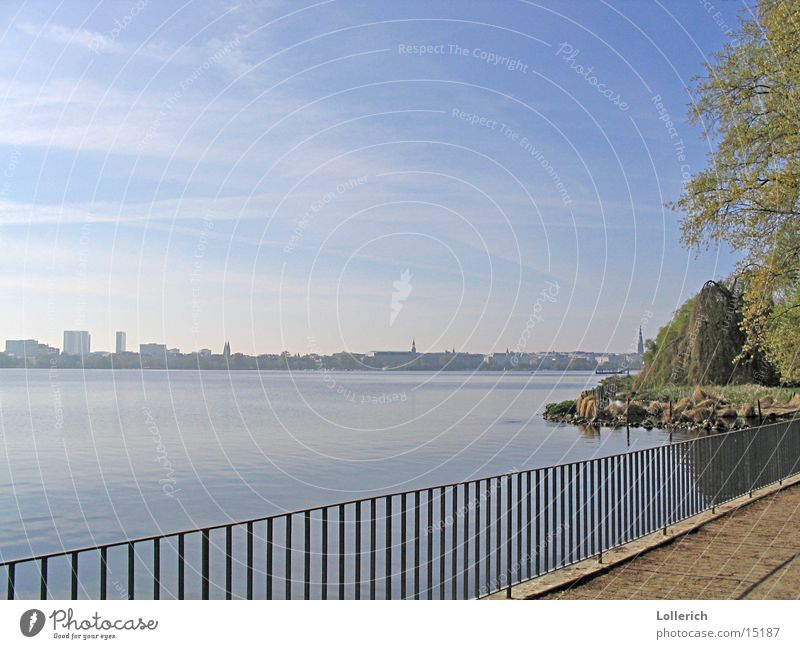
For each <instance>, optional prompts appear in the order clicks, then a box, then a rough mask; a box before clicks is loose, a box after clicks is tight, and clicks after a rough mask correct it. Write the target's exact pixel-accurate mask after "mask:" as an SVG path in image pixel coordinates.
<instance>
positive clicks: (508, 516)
mask: <svg viewBox="0 0 800 649" xmlns="http://www.w3.org/2000/svg"><path fill="white" fill-rule="evenodd" d="M506 494H507V495H506V573H507V574H506V598H507V599H511V572H512V565H511V564H512V561H511V560H512V556H511V547H512V539H511V535H512V531H511V528H512V526H511V507H512V505H511V503H512V498H511V474H510V473H509V474H508V475H507V476H506Z"/></svg>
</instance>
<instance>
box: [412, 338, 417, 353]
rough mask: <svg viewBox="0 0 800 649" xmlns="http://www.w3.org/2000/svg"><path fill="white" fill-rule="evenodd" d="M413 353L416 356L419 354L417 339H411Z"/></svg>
mask: <svg viewBox="0 0 800 649" xmlns="http://www.w3.org/2000/svg"><path fill="white" fill-rule="evenodd" d="M411 353H412V354H416V353H417V339H416V338H412V339H411Z"/></svg>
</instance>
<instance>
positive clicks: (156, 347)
mask: <svg viewBox="0 0 800 649" xmlns="http://www.w3.org/2000/svg"><path fill="white" fill-rule="evenodd" d="M139 354H140V355H141V356H161V357H164V356H166V355H167V346H166V345H164V344H163V343H142V344H141V345H139Z"/></svg>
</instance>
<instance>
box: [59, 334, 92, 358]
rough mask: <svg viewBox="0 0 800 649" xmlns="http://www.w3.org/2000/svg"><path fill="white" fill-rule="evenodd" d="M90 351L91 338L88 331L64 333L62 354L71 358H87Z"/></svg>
mask: <svg viewBox="0 0 800 649" xmlns="http://www.w3.org/2000/svg"><path fill="white" fill-rule="evenodd" d="M91 351H92V337H91V336H90V335H89V332H88V331H65V332H64V353H65V354H71V355H72V356H87V355H88V354H89V352H91Z"/></svg>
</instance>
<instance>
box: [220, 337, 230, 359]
mask: <svg viewBox="0 0 800 649" xmlns="http://www.w3.org/2000/svg"><path fill="white" fill-rule="evenodd" d="M222 355H223V356H224V357H225V358H230V355H231V343H230V341H229V340H226V341H225V344H224V345H223V347H222Z"/></svg>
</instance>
